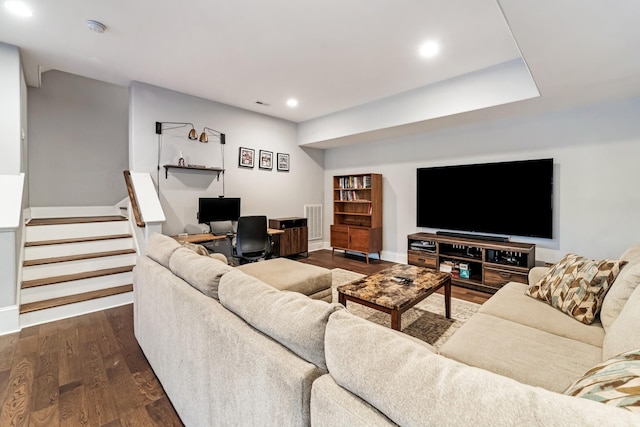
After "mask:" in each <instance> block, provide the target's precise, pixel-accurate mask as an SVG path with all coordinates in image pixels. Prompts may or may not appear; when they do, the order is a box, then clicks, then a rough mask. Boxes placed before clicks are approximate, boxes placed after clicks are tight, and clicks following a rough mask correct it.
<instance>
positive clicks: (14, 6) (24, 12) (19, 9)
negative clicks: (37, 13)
mask: <svg viewBox="0 0 640 427" xmlns="http://www.w3.org/2000/svg"><path fill="white" fill-rule="evenodd" d="M4 7H5V8H6V9H7V10H8V11H9V12H11V13H13V14H14V15H18V16H24V17H29V16H33V12H31V9H29V7H28V6H27V5H26V4H24V3H22V2H19V1H8V2H5V3H4Z"/></svg>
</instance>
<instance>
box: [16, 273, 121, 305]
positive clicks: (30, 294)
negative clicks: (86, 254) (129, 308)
mask: <svg viewBox="0 0 640 427" xmlns="http://www.w3.org/2000/svg"><path fill="white" fill-rule="evenodd" d="M130 283H133V273H131V272H129V273H120V274H110V275H108V276H101V277H92V278H90V279H82V280H74V281H71V282H62V283H55V284H53V285H44V286H36V287H33V288H26V289H22V291H21V292H20V303H21V304H28V303H30V302H36V301H44V300H48V299H52V298H58V297H64V296H69V295H75V294H80V293H84V292H91V291H97V290H100V289H107V288H113V287H115V286H121V285H128V284H130Z"/></svg>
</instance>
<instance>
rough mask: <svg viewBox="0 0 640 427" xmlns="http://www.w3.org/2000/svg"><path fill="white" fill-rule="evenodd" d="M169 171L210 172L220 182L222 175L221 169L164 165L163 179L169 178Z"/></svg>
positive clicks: (222, 170)
mask: <svg viewBox="0 0 640 427" xmlns="http://www.w3.org/2000/svg"><path fill="white" fill-rule="evenodd" d="M169 169H186V170H194V171H203V172H211V173H215V174H216V179H217V180H220V174H221V173H224V169H222V168H208V167H205V166H180V165H164V178H165V179H167V178H169Z"/></svg>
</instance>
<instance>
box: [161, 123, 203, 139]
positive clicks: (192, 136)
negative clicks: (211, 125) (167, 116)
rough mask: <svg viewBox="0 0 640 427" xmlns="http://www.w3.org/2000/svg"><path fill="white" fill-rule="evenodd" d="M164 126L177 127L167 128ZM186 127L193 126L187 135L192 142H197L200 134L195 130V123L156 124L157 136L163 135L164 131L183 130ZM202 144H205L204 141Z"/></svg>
mask: <svg viewBox="0 0 640 427" xmlns="http://www.w3.org/2000/svg"><path fill="white" fill-rule="evenodd" d="M164 125H175V126H169V127H165V126H164ZM185 126H191V130H190V131H189V134H188V135H187V138H189V139H190V140H192V141H195V140H196V139H198V133H197V132H196V128H195V126H193V123H184V122H156V134H158V135H162V131H163V130H170V129H178V128H183V127H185ZM200 142H203V141H202V139H201V140H200ZM204 142H206V141H204Z"/></svg>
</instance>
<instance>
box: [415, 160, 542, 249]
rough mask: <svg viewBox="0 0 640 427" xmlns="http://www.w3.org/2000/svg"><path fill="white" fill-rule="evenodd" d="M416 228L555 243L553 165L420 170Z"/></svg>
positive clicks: (521, 163) (524, 163) (536, 163)
mask: <svg viewBox="0 0 640 427" xmlns="http://www.w3.org/2000/svg"><path fill="white" fill-rule="evenodd" d="M416 218H417V226H418V227H426V228H437V229H440V230H454V231H461V232H477V233H489V234H495V235H508V236H511V235H515V236H529V237H541V238H548V239H550V238H552V237H553V230H552V229H553V159H538V160H523V161H511V162H500V163H483V164H471V165H458V166H442V167H431V168H418V177H417V216H416Z"/></svg>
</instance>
